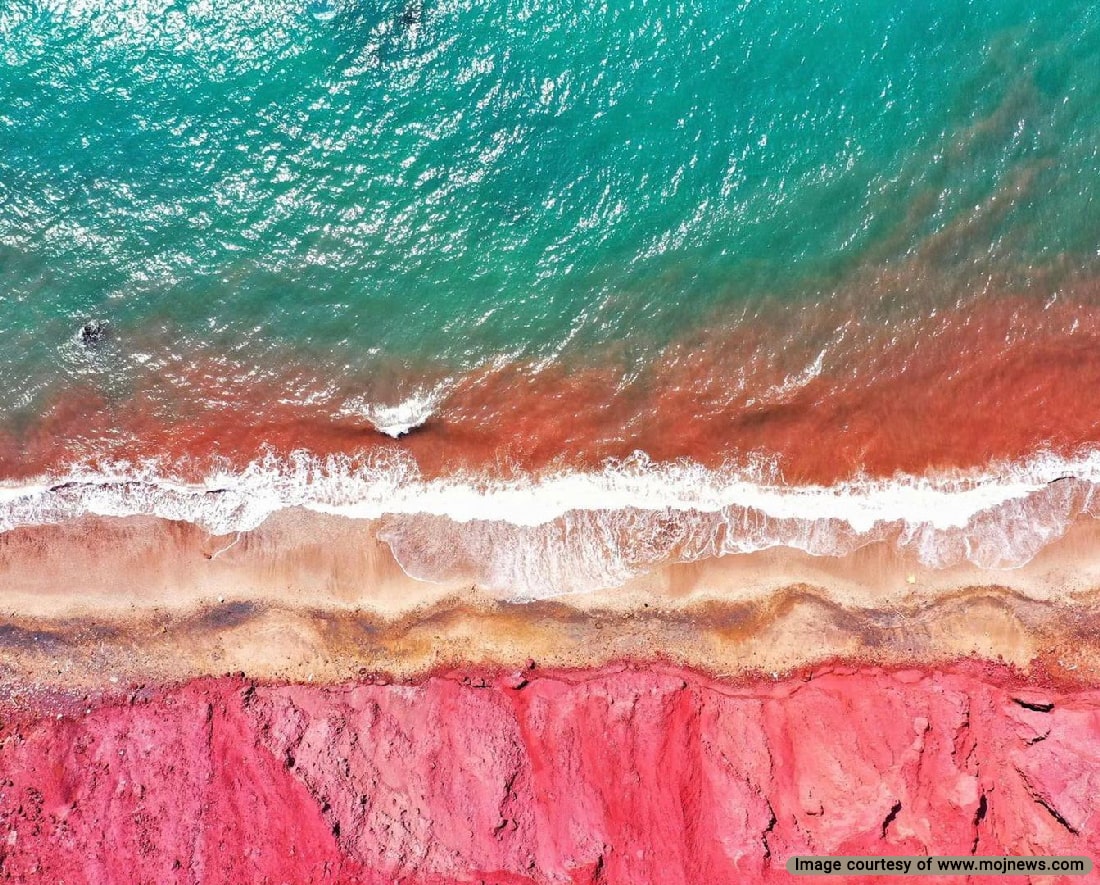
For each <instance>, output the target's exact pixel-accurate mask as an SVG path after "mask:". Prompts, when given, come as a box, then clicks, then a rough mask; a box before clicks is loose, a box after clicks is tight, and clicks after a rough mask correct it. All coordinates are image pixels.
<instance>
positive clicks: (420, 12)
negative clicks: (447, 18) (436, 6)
mask: <svg viewBox="0 0 1100 885" xmlns="http://www.w3.org/2000/svg"><path fill="white" fill-rule="evenodd" d="M423 18H424V5H423V3H421V2H420V0H412V2H411V3H409V5H408V6H406V7H405V11H404V12H402V13H401V24H403V25H406V26H411V25H418V24H420V22H421V20H422V19H423Z"/></svg>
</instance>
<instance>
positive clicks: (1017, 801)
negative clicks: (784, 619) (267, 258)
mask: <svg viewBox="0 0 1100 885" xmlns="http://www.w3.org/2000/svg"><path fill="white" fill-rule="evenodd" d="M1029 684H1031V685H1032V687H1030V688H1025V687H1024V686H1023V684H1022V683H1021V682H1020V681H1019V680H1018V679H1017V678H1016V677H1014V676H1013V675H1012V674H1011V673H1009V672H1007V671H1005V670H1000V669H989V668H986V669H980V668H979V667H977V666H976V665H960V666H958V667H955V668H952V669H951V670H950V671H947V672H921V671H916V670H912V671H900V672H886V671H882V670H873V669H862V670H861V669H856V668H831V669H825V670H822V671H819V672H817V673H815V674H814V675H813V676H812V678H811V677H809V676H795V677H790V678H786V679H782V680H761V681H757V682H748V683H745V682H741V683H736V684H735V683H728V682H722V681H718V680H714V679H710V678H707V677H704V676H701V675H699V674H696V673H692V672H689V671H681V670H677V669H673V668H671V667H664V666H648V667H641V666H621V667H609V668H604V669H600V670H590V671H571V672H549V671H542V670H540V669H533V670H530V671H527V672H525V673H524V674H512V675H509V676H493V675H491V674H490V675H485V674H482V675H480V676H479V675H473V674H469V673H465V674H464V673H451V674H445V675H440V676H435V677H432V678H428V679H426V680H424V681H423V682H422V683H420V684H417V685H382V684H370V683H365V684H358V685H347V686H336V687H318V686H307V685H291V686H282V685H252V684H250V683H247V682H245V681H244V680H241V679H229V678H226V679H200V680H196V681H193V682H190V683H187V684H185V685H181V686H178V687H171V688H164V689H157V690H152V691H150V690H143V691H140V692H137V693H136V694H133V695H129V696H126V695H123V696H121V697H116V698H110V699H100V700H91V701H84V700H81V701H79V707H74V706H73V704H74V703H76V702H75V701H74V700H73V699H63V698H57V697H52V698H38V699H36V700H35V701H34V702H33V704H30V705H28V702H27V701H26V700H25V699H24V700H22V701H12V702H9V703H8V704H7V705H6V706H5V707H4V708H3V710H2V711H0V720H2V725H0V877H2V878H4V879H6V880H9V881H18V882H50V883H70V885H72V883H102V882H150V883H185V882H225V883H252V882H256V883H283V882H287V883H305V882H347V883H352V882H356V883H383V882H385V883H392V882H402V883H407V885H429V883H431V885H436V883H452V882H454V883H458V882H485V883H501V885H504V883H507V885H520V883H523V885H534V883H538V885H548V883H614V885H633V883H655V885H676V883H699V885H706V883H756V882H779V881H793V880H792V878H791V877H789V876H788V875H787V874H786V873H785V872H783V869H782V867H783V864H784V863H785V861H786V859H787V858H788V857H789V856H790V855H792V854H812V853H818V854H822V853H836V854H864V853H885V854H891V853H893V854H924V853H931V854H940V855H944V854H968V853H970V852H976V853H978V854H1004V853H1007V854H1085V855H1092V856H1097V855H1100V811H1098V810H1097V806H1096V803H1095V797H1096V796H1097V795H1100V691H1092V690H1087V691H1086V690H1070V689H1061V690H1058V689H1053V688H1052V689H1050V690H1045V689H1044V690H1038V689H1037V688H1035V687H1034V683H1029ZM799 881H801V880H799ZM807 881H808V880H807ZM831 881H838V880H836V879H833V880H831ZM862 881H867V880H862ZM948 881H949V880H947V879H938V880H937V882H940V883H946V882H948ZM959 881H961V880H959ZM1046 881H1052V880H1046ZM1067 881H1075V882H1078V883H1080V882H1082V881H1083V880H1082V879H1074V880H1067Z"/></svg>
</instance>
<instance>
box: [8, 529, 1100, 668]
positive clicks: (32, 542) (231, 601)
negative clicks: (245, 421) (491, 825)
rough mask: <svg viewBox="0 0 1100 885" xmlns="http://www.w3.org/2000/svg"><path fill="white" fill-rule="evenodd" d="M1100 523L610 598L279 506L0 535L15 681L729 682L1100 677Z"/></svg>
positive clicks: (685, 568)
mask: <svg viewBox="0 0 1100 885" xmlns="http://www.w3.org/2000/svg"><path fill="white" fill-rule="evenodd" d="M1097 588H1100V527H1098V526H1097V525H1096V524H1094V523H1093V522H1092V521H1089V522H1083V523H1081V524H1079V525H1078V526H1076V527H1075V528H1074V529H1073V530H1072V531H1071V532H1070V533H1069V535H1068V536H1067V537H1066V538H1065V539H1063V540H1062V541H1061V542H1059V543H1058V544H1055V545H1052V547H1051V548H1048V550H1047V551H1045V552H1044V553H1043V554H1042V555H1041V556H1040V557H1038V558H1037V559H1036V560H1035V561H1034V562H1033V563H1031V564H1030V565H1028V566H1027V567H1025V568H1021V569H1016V570H1012V571H996V572H983V571H981V570H978V569H975V568H959V569H951V570H945V571H930V570H927V569H921V568H920V567H918V566H917V565H916V564H915V563H914V562H913V561H910V560H907V559H906V558H904V557H901V556H899V554H898V553H897V551H896V550H894V549H893V548H891V547H890V546H888V545H885V544H878V545H874V546H871V547H868V548H864V549H863V550H861V551H858V552H857V553H855V554H852V555H850V556H846V557H841V558H826V557H822V558H816V557H811V556H807V555H804V554H800V553H797V552H795V551H790V550H772V551H766V552H762V553H758V554H752V555H746V556H729V557H723V558H721V559H717V560H708V561H704V562H700V563H694V564H683V565H673V566H667V567H663V568H660V569H658V570H657V571H655V572H653V573H652V574H650V575H647V576H645V577H644V578H639V579H637V580H634V581H632V582H630V583H628V584H627V585H625V586H623V587H620V588H616V589H613V590H608V591H602V592H599V593H590V594H583V595H570V596H563V597H559V598H558V599H556V600H552V601H545V602H538V603H508V602H506V601H501V600H499V599H496V598H493V597H492V596H491V595H490V594H487V593H485V592H483V591H481V590H478V589H477V588H476V587H471V586H469V585H463V584H454V585H451V586H440V585H435V584H428V583H424V582H420V581H416V580H413V579H411V578H409V577H408V576H407V575H405V574H404V573H403V572H402V571H401V569H400V567H399V566H398V565H397V563H396V562H395V561H394V560H393V557H392V556H391V555H390V552H389V549H388V548H387V547H386V546H385V544H383V543H381V542H379V541H378V540H377V538H376V537H375V526H374V525H372V524H371V523H367V522H361V521H353V520H347V519H342V518H339V517H329V516H320V515H317V514H310V513H305V512H288V513H283V514H280V515H278V516H276V517H274V518H272V519H271V520H269V521H268V522H267V523H265V524H264V525H263V526H261V527H260V528H259V529H257V530H256V531H254V532H251V533H246V534H243V535H241V536H240V537H239V538H236V537H233V536H230V537H221V538H213V537H210V536H208V535H207V534H205V533H204V532H202V531H201V530H199V529H196V528H195V527H193V526H190V525H187V524H182V523H170V522H165V521H161V520H156V519H151V518H145V517H140V518H129V519H113V518H99V517H88V518H85V519H82V520H79V521H75V522H72V523H67V524H63V525H58V526H44V527H37V528H25V529H19V530H16V531H13V532H9V533H7V534H5V535H0V673H2V674H3V676H4V681H6V682H7V683H8V684H9V685H15V684H17V683H19V682H23V683H26V681H27V680H31V681H37V682H39V683H45V684H48V683H55V684H67V685H70V686H71V685H86V686H91V687H94V686H109V685H114V684H116V683H114V682H111V679H112V677H113V678H114V679H117V680H118V681H119V682H118V684H132V683H137V682H145V681H159V680H164V679H183V678H187V677H190V676H195V675H202V674H219V673H224V672H236V671H242V670H243V671H245V672H246V673H248V674H249V675H250V676H254V677H257V678H289V679H295V680H309V679H314V680H318V681H333V680H341V679H346V678H350V677H352V676H356V675H357V674H359V672H360V670H362V669H365V670H366V671H368V672H375V671H378V672H385V673H388V674H390V675H391V676H392V677H394V678H409V677H415V676H416V675H418V674H420V673H423V672H425V671H426V670H429V669H432V668H437V667H445V666H455V665H461V664H464V663H489V662H495V663H497V664H499V665H501V666H504V667H507V668H513V667H521V666H523V664H524V662H525V661H526V660H527V659H528V658H534V659H536V660H538V661H539V662H540V663H545V664H548V665H554V666H590V665H597V664H601V663H605V662H607V661H611V660H615V659H620V658H624V657H626V658H652V657H654V656H662V657H667V658H669V659H671V660H674V661H676V662H678V663H682V664H686V665H689V666H695V667H699V668H702V669H704V670H707V671H710V672H713V673H717V674H722V675H731V674H736V673H744V672H750V671H751V672H761V671H762V672H766V673H770V672H775V673H782V672H786V671H790V670H792V669H796V668H799V667H802V666H806V665H812V664H814V663H817V662H820V661H823V660H827V659H832V658H846V659H852V660H860V661H868V662H875V663H882V664H907V663H918V662H919V663H931V662H937V661H947V660H951V659H955V658H959V657H965V656H977V657H981V658H986V659H990V660H1003V661H1006V662H1008V663H1011V664H1014V665H1016V666H1019V667H1027V666H1028V665H1029V664H1031V662H1033V661H1035V660H1036V659H1042V661H1043V662H1044V663H1043V665H1044V666H1045V667H1048V668H1054V669H1056V670H1059V671H1064V675H1066V676H1069V677H1072V678H1076V679H1081V680H1085V681H1089V680H1093V679H1094V678H1095V676H1096V675H1097V674H1098V668H1097V664H1096V663H1095V662H1098V661H1100V638H1096V639H1094V638H1093V636H1092V633H1093V630H1092V629H1091V627H1090V625H1091V624H1095V623H1097V621H1096V616H1097V614H1098V613H1100V591H1098V590H1097Z"/></svg>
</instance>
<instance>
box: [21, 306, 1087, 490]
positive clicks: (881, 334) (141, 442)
mask: <svg viewBox="0 0 1100 885" xmlns="http://www.w3.org/2000/svg"><path fill="white" fill-rule="evenodd" d="M1086 296H1087V297H1083V298H1082V299H1081V300H1079V302H1076V303H1071V302H1070V301H1069V300H1068V299H1067V300H1063V301H1057V302H1055V303H1053V304H1049V305H1042V304H1040V303H1038V302H1036V301H1034V300H1024V299H1019V298H1010V297H1007V296H1005V297H1001V298H998V299H996V300H989V301H981V302H974V303H971V304H968V305H966V306H965V307H954V308H946V309H944V310H941V311H939V312H938V313H937V312H933V313H931V314H929V315H923V316H911V317H908V318H906V317H897V316H895V317H893V318H892V319H891V318H888V317H884V318H875V317H871V318H866V317H865V318H862V319H860V318H856V317H855V316H853V314H852V312H853V309H854V308H853V307H852V305H851V303H846V304H843V305H842V304H839V303H838V304H830V303H826V304H824V305H819V306H817V307H815V308H813V310H812V311H806V312H802V311H798V310H795V309H794V308H790V309H787V310H785V311H780V310H777V311H776V312H773V314H769V315H763V314H762V315H761V316H759V317H757V318H755V319H750V320H746V321H745V322H743V323H741V324H739V325H735V326H729V327H725V328H720V327H717V326H713V327H712V328H711V329H710V330H708V331H706V332H705V333H702V334H700V335H698V336H696V337H695V338H693V339H690V340H684V341H680V342H678V343H675V344H673V345H670V346H668V347H667V348H665V349H664V351H663V352H662V353H661V355H660V356H659V357H658V358H657V359H656V361H655V362H653V363H652V364H650V365H648V366H647V367H645V368H644V369H642V370H641V371H640V372H639V373H637V375H636V377H633V380H629V381H627V380H624V379H625V378H626V377H627V376H628V375H630V369H631V366H630V365H629V361H628V360H627V359H625V358H624V357H622V356H621V355H619V356H615V355H613V354H603V355H601V358H602V359H603V362H599V361H598V359H592V360H589V361H588V362H587V363H586V365H584V366H578V365H564V364H555V365H552V366H551V367H549V368H544V369H542V370H540V371H537V372H536V371H534V370H533V369H532V368H531V367H529V366H522V365H512V366H510V367H505V368H498V369H493V370H486V371H482V372H477V373H473V374H470V375H468V376H466V377H465V378H463V379H461V380H460V381H459V382H458V383H457V385H456V386H455V387H454V388H453V389H452V390H451V392H450V393H449V394H448V396H447V397H446V398H445V399H444V401H443V402H442V403H441V404H440V406H439V408H438V410H437V414H436V415H435V416H434V417H433V418H431V419H430V420H429V421H428V423H427V424H426V425H425V426H424V427H422V428H420V429H418V430H416V431H415V432H413V433H412V434H410V435H409V436H407V437H404V438H402V439H401V440H391V439H389V438H388V437H385V436H383V435H382V434H380V433H377V432H376V431H374V429H373V428H372V427H371V425H370V424H369V422H368V421H367V420H366V419H365V418H356V417H354V416H348V415H347V414H339V412H340V410H339V408H337V405H338V403H337V404H336V405H334V403H333V401H331V400H330V401H327V402H328V404H327V405H317V404H308V403H306V402H305V400H307V399H308V397H305V398H304V399H302V400H301V401H297V400H295V399H294V397H289V398H288V397H287V396H286V390H285V389H284V388H290V389H295V390H299V391H301V390H302V389H303V388H308V386H309V385H308V383H307V382H305V381H303V379H302V378H301V377H299V376H297V375H292V374H290V370H288V374H287V377H286V379H285V380H284V382H276V381H268V382H265V383H263V384H252V383H246V382H245V381H240V380H238V381H236V382H232V383H231V386H230V387H229V388H228V389H227V388H225V387H224V384H226V383H229V382H226V381H225V380H224V377H223V376H225V375H226V373H225V372H224V370H223V371H222V373H221V374H219V373H218V372H215V371H214V370H213V369H211V370H210V371H207V372H203V373H200V374H199V376H197V377H196V378H193V379H189V380H188V381H187V383H186V384H184V385H182V387H181V388H180V389H179V390H176V389H174V388H173V387H172V385H171V384H170V383H168V382H165V381H163V379H159V380H157V381H155V382H150V383H151V385H152V386H151V387H150V389H149V390H146V391H144V392H142V393H141V394H137V395H135V396H134V397H132V398H131V399H129V400H126V401H123V402H113V403H108V402H106V401H104V400H102V398H100V397H98V396H97V395H95V394H94V393H89V392H87V391H76V390H73V391H69V392H68V393H67V394H65V395H63V396H61V397H59V398H58V399H57V400H56V401H55V402H54V403H53V406H52V408H50V409H49V410H48V411H47V412H46V413H44V414H43V415H42V416H41V418H40V419H38V420H37V421H36V423H35V424H34V425H33V427H31V428H30V429H27V430H24V431H23V432H21V433H19V434H15V433H12V432H9V433H8V435H7V436H6V437H5V436H2V435H0V476H4V477H7V478H21V477H29V476H33V475H35V474H38V473H41V472H44V471H46V470H48V469H52V470H57V469H58V468H59V466H60V465H63V464H65V463H67V462H71V461H73V460H78V459H81V458H86V459H93V460H94V459H96V458H102V459H104V460H112V459H118V458H130V459H138V458H145V457H155V458H168V459H169V460H174V461H178V462H181V463H189V464H191V466H192V469H193V470H194V471H195V472H196V473H198V474H202V473H204V472H205V469H206V468H207V467H208V466H209V463H210V459H211V458H213V457H218V456H220V457H224V458H226V459H228V460H230V461H231V462H235V463H238V464H244V463H247V462H248V461H249V460H252V459H254V458H255V457H257V455H259V454H260V453H261V452H263V451H264V448H265V446H267V447H270V448H272V449H274V450H275V451H276V452H281V453H284V454H285V453H288V452H290V451H293V450H295V449H305V450H308V451H311V452H313V453H314V454H317V455H321V456H324V455H329V454H335V453H364V452H371V451H390V452H396V451H403V452H406V453H408V454H411V455H412V456H413V457H414V458H415V459H416V460H417V462H418V463H419V465H420V466H421V468H422V470H423V471H424V472H425V474H427V475H429V476H432V475H439V474H443V473H447V472H451V471H454V470H457V469H466V470H475V471H477V470H484V469H489V470H491V471H493V472H499V471H502V470H505V471H506V470H518V471H532V470H539V469H543V468H547V467H581V468H586V467H594V466H597V465H599V464H601V463H602V462H603V461H604V460H606V459H608V458H624V457H628V456H629V455H631V454H632V453H633V452H635V451H637V450H643V451H645V452H647V453H648V454H649V455H650V456H651V457H653V458H655V459H657V460H668V459H676V458H691V459H694V460H696V461H698V462H700V463H703V464H708V465H716V464H720V463H723V462H727V461H734V462H736V461H739V460H741V459H744V458H746V457H748V456H750V455H753V454H763V455H765V456H768V457H771V458H774V460H775V462H776V464H777V466H778V467H779V468H780V469H781V470H782V472H783V475H784V476H785V477H786V478H787V479H788V480H790V481H801V482H820V483H831V482H835V481H838V480H843V479H846V478H850V477H852V476H853V475H855V474H860V473H865V474H869V475H874V476H889V475H892V474H894V473H895V472H898V471H901V472H907V473H914V474H920V473H923V472H925V471H927V470H929V469H939V468H950V467H961V468H967V467H977V466H982V465H985V464H988V463H989V462H991V461H995V460H1015V459H1019V458H1022V457H1026V456H1028V455H1030V454H1032V453H1034V452H1035V451H1037V450H1039V449H1043V450H1050V451H1054V452H1056V453H1062V454H1070V453H1072V452H1074V451H1075V450H1078V449H1080V448H1082V447H1089V446H1094V445H1096V444H1098V443H1100V408H1098V407H1097V406H1096V405H1095V403H1094V402H1093V400H1092V399H1090V398H1089V397H1086V396H1083V395H1082V392H1083V391H1088V390H1094V389H1096V388H1097V386H1098V384H1100V310H1097V309H1095V308H1094V307H1093V306H1092V302H1093V300H1095V299H1094V298H1093V297H1092V296H1091V295H1088V293H1086ZM856 307H857V308H858V302H856ZM818 355H820V356H821V359H820V361H819V363H820V364H819V365H817V366H815V365H814V363H815V360H816V358H817V356H818ZM313 383H314V384H315V385H316V384H317V383H321V385H322V386H324V384H325V383H327V382H326V380H325V379H320V381H319V382H318V380H317V379H314V382H313ZM220 385H221V386H220ZM358 389H360V390H366V391H368V393H369V391H370V390H371V384H370V382H369V380H367V381H365V382H364V384H363V386H362V387H361V388H358ZM174 396H179V397H180V401H179V402H178V403H175V404H174V406H173V407H172V408H168V407H167V406H172V405H173V400H172V398H173V397H174ZM337 400H339V397H337ZM166 413H167V414H170V415H171V417H170V418H166V417H164V415H165V414H166ZM809 440H812V441H813V444H812V445H808V444H807V441H809Z"/></svg>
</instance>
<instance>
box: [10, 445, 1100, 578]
mask: <svg viewBox="0 0 1100 885" xmlns="http://www.w3.org/2000/svg"><path fill="white" fill-rule="evenodd" d="M1098 488H1100V452H1088V453H1085V454H1082V455H1080V456H1078V457H1076V458H1073V459H1065V458H1060V457H1056V456H1053V455H1039V456H1036V457H1035V458H1032V459H1031V460H1029V461H1027V462H1023V463H1019V464H998V465H991V466H990V467H989V468H987V469H986V470H983V471H980V472H969V473H956V474H950V475H948V474H944V475H937V476H922V477H915V476H898V477H895V478H893V479H890V480H862V481H852V482H846V483H840V484H836V485H833V486H808V485H789V484H784V483H783V482H782V480H781V477H780V476H778V474H777V473H776V471H775V469H774V467H773V466H772V465H771V464H769V463H768V462H767V461H766V460H761V461H758V462H751V463H747V464H742V465H738V466H730V467H727V468H723V469H721V470H709V469H706V468H704V467H701V466H699V465H697V464H692V463H683V462H678V463H670V464H654V463H653V462H651V461H649V459H648V458H646V457H645V455H644V454H641V453H639V454H638V455H636V456H635V457H634V458H632V459H630V460H628V461H624V462H616V463H610V464H608V465H606V467H605V468H604V469H602V470H600V471H592V472H568V471H564V472H559V473H553V474H547V475H544V476H541V477H534V478H530V479H527V480H503V479H499V478H493V477H489V476H455V477H450V478H447V479H427V478H425V477H423V476H422V475H421V473H420V471H419V469H418V468H417V466H416V464H415V462H413V461H412V460H411V459H410V458H408V457H403V456H400V455H387V456H371V457H363V458H354V457H348V456H339V457H336V456H334V457H329V458H323V459H322V458H316V457H313V456H311V455H309V454H307V453H297V454H295V455H294V456H292V457H290V458H288V459H278V458H276V457H274V456H268V457H266V458H264V459H261V460H259V461H257V462H254V463H253V464H251V465H249V467H248V468H247V469H245V470H243V471H238V472H231V471H228V470H226V471H220V472H215V473H213V474H211V475H210V476H209V477H208V478H207V480H206V482H204V483H202V484H188V483H185V482H183V481H181V480H179V479H176V478H173V475H172V474H171V473H170V472H166V471H165V470H164V468H163V466H162V465H158V464H155V463H146V464H141V465H132V464H119V465H115V466H114V467H112V468H110V469H106V470H104V469H99V470H90V469H74V470H73V471H71V473H70V474H69V475H67V476H65V477H60V478H44V479H42V480H41V481H39V482H37V483H35V484H34V485H31V486H23V487H19V488H14V487H7V488H3V489H0V531H8V530H11V529H14V528H16V527H18V526H24V525H37V524H44V523H56V522H61V521H64V520H68V519H74V518H77V517H79V516H82V515H84V514H97V515H102V516H119V517H122V516H135V515H147V516H155V517H159V518H162V519H169V520H181V521H187V522H191V523H194V524H197V525H199V526H201V527H203V528H204V529H206V530H207V531H210V532H211V533H214V534H226V533H229V532H234V531H249V530H251V529H254V528H256V527H258V526H259V525H260V524H261V523H263V521H264V520H265V519H267V518H268V517H269V516H270V515H271V514H273V513H275V512H277V511H280V510H285V509H288V508H295V507H297V508H304V509H307V510H313V511H316V512H320V513H327V514H335V515H340V516H344V517H347V518H353V519H369V520H376V521H378V522H379V537H381V538H382V539H383V540H384V541H385V542H386V543H388V544H389V546H390V547H391V549H392V550H393V553H394V556H395V557H396V558H397V561H398V562H399V563H400V564H401V566H402V567H403V568H404V569H405V570H406V571H407V572H408V573H409V574H410V575H411V576H413V577H415V578H419V579H423V580H430V581H450V580H455V579H459V578H461V579H464V580H470V581H473V582H475V583H477V584H479V585H481V586H483V587H485V588H488V589H492V590H494V591H497V592H501V593H504V594H506V595H508V596H510V597H513V598H536V597H546V596H552V595H557V594H561V593H567V592H578V591H588V590H594V589H600V588H607V587H613V586H617V585H619V584H622V583H623V582H624V581H626V580H628V579H629V578H631V577H633V576H635V575H637V574H639V573H642V572H644V571H646V570H648V569H651V568H653V567H654V566H656V565H658V564H661V563H665V562H676V561H681V562H683V561H695V560H699V559H704V558H708V557H717V556H724V555H729V554H736V553H752V552H756V551H759V550H764V549H768V548H771V547H789V548H794V549H797V550H801V551H804V552H806V553H810V554H813V555H817V556H839V555H844V554H847V553H850V552H852V551H854V550H856V549H858V548H859V547H861V546H863V545H866V544H869V543H872V542H876V541H892V542H893V543H895V544H896V545H897V546H898V548H899V549H902V550H905V551H910V552H912V553H914V554H915V555H916V556H917V557H918V558H919V559H920V561H921V562H922V563H924V564H926V565H928V566H932V567H936V568H943V567H947V566H951V565H956V564H961V563H966V562H969V563H972V564H974V565H977V566H979V567H982V568H989V569H1006V568H1014V567H1018V566H1021V565H1023V564H1025V563H1026V562H1028V561H1030V560H1031V559H1032V558H1033V557H1034V556H1035V555H1036V554H1038V553H1039V552H1040V551H1041V550H1042V549H1043V548H1044V547H1046V546H1047V545H1048V544H1050V543H1052V542H1053V541H1056V540H1057V539H1058V538H1060V537H1062V535H1063V534H1064V533H1065V532H1066V530H1067V529H1068V527H1069V526H1070V525H1071V524H1072V522H1073V521H1074V520H1075V519H1078V518H1080V517H1083V516H1092V515H1094V514H1095V513H1096V512H1097V509H1098V506H1100V505H1098V498H1097V489H1098Z"/></svg>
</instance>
